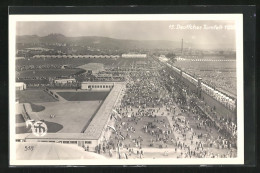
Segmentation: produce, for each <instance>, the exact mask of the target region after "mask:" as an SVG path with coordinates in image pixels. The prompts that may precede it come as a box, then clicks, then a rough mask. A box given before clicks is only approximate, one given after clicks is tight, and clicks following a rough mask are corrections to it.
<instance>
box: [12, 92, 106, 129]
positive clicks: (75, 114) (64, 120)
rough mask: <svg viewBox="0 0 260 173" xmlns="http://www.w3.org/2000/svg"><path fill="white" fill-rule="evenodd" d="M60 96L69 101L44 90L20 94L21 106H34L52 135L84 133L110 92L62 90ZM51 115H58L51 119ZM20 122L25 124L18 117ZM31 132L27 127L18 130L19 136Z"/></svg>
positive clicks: (17, 119)
mask: <svg viewBox="0 0 260 173" xmlns="http://www.w3.org/2000/svg"><path fill="white" fill-rule="evenodd" d="M59 91H61V92H59V94H60V95H62V97H64V98H65V99H67V101H56V100H54V99H53V98H52V97H51V96H50V95H49V94H47V93H46V92H44V91H42V90H24V91H18V92H17V95H18V97H19V99H20V103H33V104H31V106H32V111H33V113H35V114H37V116H38V117H39V118H40V119H42V120H44V121H45V123H46V125H47V127H48V132H49V133H56V132H61V133H80V132H81V130H82V129H83V128H84V127H85V125H86V124H87V123H89V121H90V120H91V118H92V116H93V115H94V114H95V112H96V111H97V109H98V108H99V106H100V105H101V104H102V102H100V100H104V99H105V98H106V96H107V94H108V92H94V93H93V92H73V91H71V92H69V90H59ZM50 115H55V117H54V118H51V117H50ZM16 121H17V122H18V123H19V122H22V117H21V116H18V117H17V118H16ZM29 131H30V129H27V128H25V126H20V127H17V128H16V132H17V133H26V132H29Z"/></svg>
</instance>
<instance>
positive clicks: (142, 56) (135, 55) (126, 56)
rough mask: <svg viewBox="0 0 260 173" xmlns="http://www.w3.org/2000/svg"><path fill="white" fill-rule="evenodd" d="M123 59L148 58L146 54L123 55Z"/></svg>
mask: <svg viewBox="0 0 260 173" xmlns="http://www.w3.org/2000/svg"><path fill="white" fill-rule="evenodd" d="M122 58H147V55H146V54H122Z"/></svg>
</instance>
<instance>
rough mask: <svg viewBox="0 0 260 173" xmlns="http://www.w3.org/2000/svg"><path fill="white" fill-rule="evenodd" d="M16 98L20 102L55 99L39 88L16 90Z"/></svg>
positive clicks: (52, 100) (51, 100) (53, 100)
mask: <svg viewBox="0 0 260 173" xmlns="http://www.w3.org/2000/svg"><path fill="white" fill-rule="evenodd" d="M16 98H18V99H19V102H20V103H43V102H55V101H56V100H55V99H54V98H53V97H52V96H50V95H49V94H48V93H46V92H44V91H43V90H40V89H39V90H38V89H27V90H23V91H17V92H16Z"/></svg>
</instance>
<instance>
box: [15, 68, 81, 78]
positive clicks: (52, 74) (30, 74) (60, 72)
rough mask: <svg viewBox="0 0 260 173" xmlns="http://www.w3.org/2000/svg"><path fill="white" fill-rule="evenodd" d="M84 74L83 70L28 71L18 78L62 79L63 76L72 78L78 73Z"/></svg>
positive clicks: (20, 73) (21, 73)
mask: <svg viewBox="0 0 260 173" xmlns="http://www.w3.org/2000/svg"><path fill="white" fill-rule="evenodd" d="M81 71H82V72H83V70H82V69H35V70H26V71H21V72H19V75H18V76H17V77H19V78H26V77H28V78H33V77H45V78H48V77H61V76H70V75H74V74H76V73H78V72H81Z"/></svg>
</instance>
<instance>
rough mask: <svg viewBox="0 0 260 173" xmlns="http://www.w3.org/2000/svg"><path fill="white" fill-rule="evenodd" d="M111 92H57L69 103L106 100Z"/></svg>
mask: <svg viewBox="0 0 260 173" xmlns="http://www.w3.org/2000/svg"><path fill="white" fill-rule="evenodd" d="M108 93H109V92H57V94H59V95H60V96H61V97H63V98H64V99H66V100H67V101H95V100H104V99H105V98H106V97H107V95H108Z"/></svg>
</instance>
